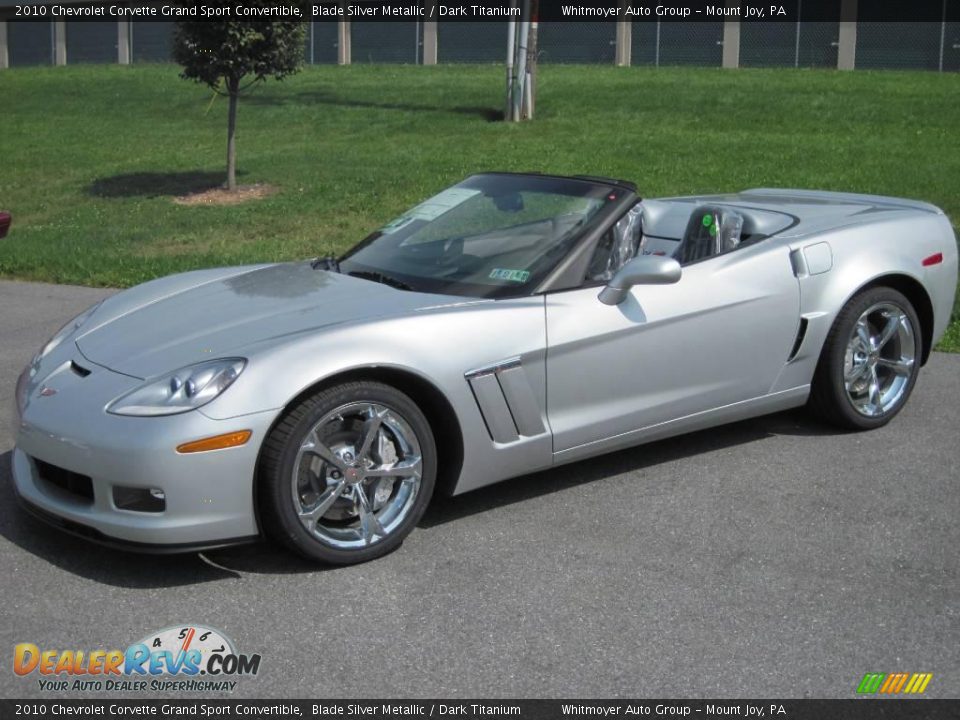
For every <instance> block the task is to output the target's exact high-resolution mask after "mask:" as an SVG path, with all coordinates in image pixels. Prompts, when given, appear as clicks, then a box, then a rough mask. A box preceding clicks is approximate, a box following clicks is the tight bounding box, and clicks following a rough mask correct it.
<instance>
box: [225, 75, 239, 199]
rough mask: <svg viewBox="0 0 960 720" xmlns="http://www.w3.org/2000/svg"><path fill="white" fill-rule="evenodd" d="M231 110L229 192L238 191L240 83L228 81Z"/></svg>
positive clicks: (228, 125)
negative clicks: (238, 108) (238, 105)
mask: <svg viewBox="0 0 960 720" xmlns="http://www.w3.org/2000/svg"><path fill="white" fill-rule="evenodd" d="M227 92H228V94H229V97H230V110H229V114H228V115H227V190H230V191H233V190H236V189H237V101H238V100H239V99H240V82H239V81H237V80H233V79H230V80H227Z"/></svg>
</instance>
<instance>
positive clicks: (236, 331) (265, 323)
mask: <svg viewBox="0 0 960 720" xmlns="http://www.w3.org/2000/svg"><path fill="white" fill-rule="evenodd" d="M464 300H465V298H462V297H451V296H446V295H429V294H424V293H414V292H405V291H402V290H397V289H394V288H391V287H389V286H386V285H382V284H380V283H376V282H372V281H369V280H362V279H359V278H354V277H350V276H347V275H340V274H338V273H333V272H327V271H325V270H314V269H313V268H312V267H311V266H310V263H308V262H305V263H291V264H278V265H268V266H255V267H244V268H224V269H219V270H212V271H209V270H208V271H200V272H196V273H185V274H183V275H175V276H172V277H170V278H163V279H161V280H158V281H154V282H152V283H147V284H145V285H142V286H138V287H136V288H132V289H131V290H127V291H126V292H122V293H119V294H117V295H114V296H113V297H110V298H108V299H107V300H105V301H104V303H103V304H102V305H101V306H100V307H99V308H98V309H97V311H96V312H95V313H94V314H93V315H92V316H91V317H90V319H89V320H88V321H87V323H86V324H85V325H84V326H83V328H81V333H80V335H79V336H78V337H77V338H76V344H77V348H78V349H79V350H80V353H81V354H82V355H83V356H84V357H85V358H86V359H87V360H89V361H90V362H93V363H96V364H97V365H101V366H104V367H107V368H109V369H111V370H115V371H116V372H121V373H124V374H126V375H131V376H134V377H137V378H149V377H153V376H156V375H160V374H163V373H166V372H170V371H173V370H177V369H179V368H181V367H184V366H186V365H190V364H192V363H196V362H201V361H203V360H208V359H211V358H217V357H228V356H235V355H243V351H244V348H246V347H247V346H249V345H252V344H254V343H258V342H262V341H264V340H270V339H274V338H281V337H283V336H287V335H292V334H296V333H301V332H304V331H309V330H317V329H320V328H324V327H329V326H332V325H341V324H343V323H349V322H356V321H360V320H368V319H373V318H382V317H388V316H396V315H403V314H407V313H410V312H416V311H417V310H421V309H425V308H433V307H437V306H442V305H446V304H459V303H462V302H464Z"/></svg>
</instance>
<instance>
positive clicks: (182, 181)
mask: <svg viewBox="0 0 960 720" xmlns="http://www.w3.org/2000/svg"><path fill="white" fill-rule="evenodd" d="M237 174H238V175H242V174H243V173H242V172H238V173H237ZM225 181H226V172H225V171H223V170H219V171H217V172H210V171H206V170H191V171H189V172H170V173H161V172H138V173H125V174H123V175H113V176H111V177H104V178H97V179H96V180H94V181H93V182H92V183H91V184H90V186H89V187H88V188H87V191H88V192H89V193H90V194H91V195H95V196H97V197H105V198H125V197H147V198H151V197H162V196H179V195H189V194H191V193H198V192H204V191H206V190H213V189H214V188H219V187H223V184H224V182H225Z"/></svg>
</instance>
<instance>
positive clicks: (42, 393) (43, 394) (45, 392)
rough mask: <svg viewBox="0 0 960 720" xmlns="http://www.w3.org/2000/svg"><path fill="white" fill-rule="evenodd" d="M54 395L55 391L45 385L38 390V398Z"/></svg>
mask: <svg viewBox="0 0 960 720" xmlns="http://www.w3.org/2000/svg"><path fill="white" fill-rule="evenodd" d="M56 394H57V391H56V390H54V389H53V388H52V387H47V386H46V385H44V386H43V387H42V388H40V397H51V396H52V395H56Z"/></svg>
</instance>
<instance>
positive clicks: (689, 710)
mask: <svg viewBox="0 0 960 720" xmlns="http://www.w3.org/2000/svg"><path fill="white" fill-rule="evenodd" d="M28 716H34V717H47V716H57V717H60V716H65V717H83V718H89V717H98V716H100V717H117V716H120V717H151V716H152V717H177V718H214V717H226V718H233V717H243V718H250V717H269V716H277V717H308V718H328V719H330V718H369V719H370V720H400V719H401V718H404V719H406V720H411V719H413V718H437V720H446V719H447V718H458V719H459V718H464V719H465V720H466V719H469V720H486V719H487V718H492V717H495V716H509V717H511V718H522V719H523V720H547V719H549V720H555V719H559V718H598V719H600V720H609V719H610V718H626V719H627V720H633V718H642V717H651V718H653V717H656V718H703V717H723V718H729V717H745V718H783V719H784V720H823V719H824V718H828V719H829V718H849V719H850V720H859V719H860V718H863V719H864V720H867V719H870V720H873V719H874V718H910V719H912V718H916V719H917V720H921V719H922V720H941V718H951V719H956V718H960V700H933V699H931V700H927V699H921V698H911V699H893V698H891V699H884V700H878V699H856V700H769V699H766V700H0V718H3V719H5V718H14V717H28Z"/></svg>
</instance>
